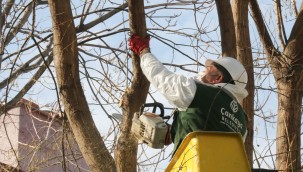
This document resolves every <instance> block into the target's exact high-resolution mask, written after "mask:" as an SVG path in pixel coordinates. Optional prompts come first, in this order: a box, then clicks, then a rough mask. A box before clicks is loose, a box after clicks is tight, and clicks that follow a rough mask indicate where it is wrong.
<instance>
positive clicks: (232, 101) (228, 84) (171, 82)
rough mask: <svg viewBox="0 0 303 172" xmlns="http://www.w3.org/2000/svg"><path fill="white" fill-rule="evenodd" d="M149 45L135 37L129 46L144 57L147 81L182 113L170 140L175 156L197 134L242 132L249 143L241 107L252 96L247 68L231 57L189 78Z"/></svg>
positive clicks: (208, 62)
mask: <svg viewBox="0 0 303 172" xmlns="http://www.w3.org/2000/svg"><path fill="white" fill-rule="evenodd" d="M149 41H150V37H149V36H147V37H146V38H140V37H139V36H137V35H132V36H131V37H130V39H129V46H130V49H131V50H132V51H133V52H134V53H135V54H137V55H138V57H140V60H141V62H140V65H141V69H142V71H143V73H144V75H145V76H146V78H147V79H148V80H149V81H150V83H151V84H152V85H153V86H154V87H155V88H156V89H157V90H158V91H159V92H160V93H161V94H163V95H164V97H165V98H166V99H167V100H168V102H169V103H170V104H172V105H174V106H175V107H176V108H177V109H178V111H177V113H175V115H174V117H173V119H174V120H173V122H172V125H171V127H169V128H170V134H168V135H167V138H166V145H168V144H169V143H171V141H172V142H173V143H174V150H173V154H174V152H175V151H176V150H177V148H178V147H179V145H180V144H181V142H182V140H183V139H184V138H185V136H186V135H187V134H189V133H190V132H193V131H221V132H238V133H240V134H241V135H242V138H243V141H245V137H246V134H247V116H246V114H245V112H244V110H243V109H242V107H241V105H240V103H241V102H242V100H243V99H244V98H245V97H246V96H247V95H248V93H247V90H246V89H245V87H246V83H247V73H246V70H245V68H244V67H243V65H242V64H241V63H240V62H239V61H238V60H236V59H234V58H231V57H221V58H219V59H217V60H210V59H208V60H206V63H205V71H204V72H201V73H200V75H198V77H185V76H183V75H178V74H175V73H173V72H171V71H169V70H168V69H167V68H165V67H164V66H163V64H162V63H161V62H160V61H159V60H158V59H157V58H156V57H155V56H154V55H153V54H152V53H151V52H150V49H149Z"/></svg>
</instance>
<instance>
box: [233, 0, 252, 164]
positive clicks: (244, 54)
mask: <svg viewBox="0 0 303 172" xmlns="http://www.w3.org/2000/svg"><path fill="white" fill-rule="evenodd" d="M233 16H234V22H235V30H236V31H235V34H236V49H237V59H238V60H239V61H240V62H241V63H242V64H243V65H244V67H245V69H246V71H247V74H248V82H247V85H246V89H247V91H248V93H249V95H248V97H247V98H246V99H244V101H243V102H242V106H243V108H244V110H245V112H246V114H247V117H248V123H247V124H248V125H247V136H246V140H245V150H246V154H247V157H248V161H249V163H250V166H251V167H252V166H253V136H254V94H255V91H254V90H255V89H254V70H253V59H252V51H251V44H250V36H249V22H248V0H234V1H233Z"/></svg>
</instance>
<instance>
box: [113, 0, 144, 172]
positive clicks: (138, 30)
mask: <svg viewBox="0 0 303 172" xmlns="http://www.w3.org/2000/svg"><path fill="white" fill-rule="evenodd" d="M128 7H129V20H130V32H131V34H133V33H135V34H137V35H138V36H140V37H146V23H145V12H144V1H143V0H129V1H128ZM132 64H133V74H134V77H133V81H132V85H131V86H130V87H129V88H127V89H126V91H125V93H124V95H123V97H122V100H121V107H122V113H123V119H122V124H121V135H120V137H119V139H118V143H117V147H116V152H115V160H116V165H117V171H119V172H125V171H127V172H135V171H136V164H137V150H138V143H137V140H136V138H135V137H134V136H133V135H132V134H131V132H130V130H131V125H132V119H133V116H134V113H135V112H138V111H139V110H140V107H141V106H142V105H143V104H144V103H145V100H146V97H147V93H148V89H149V85H150V83H149V81H148V80H147V79H146V77H145V76H144V75H143V73H142V70H141V68H140V58H139V57H138V56H137V55H135V54H134V53H133V54H132Z"/></svg>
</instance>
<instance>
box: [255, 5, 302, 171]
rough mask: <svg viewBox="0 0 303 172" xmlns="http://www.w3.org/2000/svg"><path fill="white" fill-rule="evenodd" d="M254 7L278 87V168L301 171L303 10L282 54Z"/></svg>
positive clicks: (260, 33) (257, 6)
mask: <svg viewBox="0 0 303 172" xmlns="http://www.w3.org/2000/svg"><path fill="white" fill-rule="evenodd" d="M250 7H251V14H252V16H253V18H254V20H255V22H256V27H257V29H258V32H259V35H260V39H261V41H262V43H263V47H264V48H265V52H266V55H267V59H268V62H269V63H270V67H271V69H272V71H273V75H274V77H275V81H276V85H277V88H278V103H279V104H278V124H277V144H276V150H277V151H276V154H277V158H276V164H277V169H278V170H281V171H289V172H290V171H300V169H301V156H300V146H301V135H300V131H301V113H302V96H303V90H302V85H303V69H302V66H303V58H302V57H303V49H302V45H303V37H302V35H303V11H302V10H301V11H300V13H299V15H298V17H297V20H296V22H295V24H294V26H293V29H292V31H291V34H290V37H289V39H288V42H287V44H286V47H285V50H284V52H283V53H279V52H278V51H277V49H275V47H274V46H273V43H272V41H271V38H270V36H269V32H268V31H267V28H266V27H265V24H264V21H263V18H262V14H261V11H260V8H259V5H258V3H257V1H256V0H250Z"/></svg>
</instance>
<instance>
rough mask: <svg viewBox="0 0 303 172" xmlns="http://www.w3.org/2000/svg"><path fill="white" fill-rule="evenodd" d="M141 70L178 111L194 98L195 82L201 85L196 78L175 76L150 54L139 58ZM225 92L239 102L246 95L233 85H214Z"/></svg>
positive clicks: (184, 108) (183, 108) (244, 91)
mask: <svg viewBox="0 0 303 172" xmlns="http://www.w3.org/2000/svg"><path fill="white" fill-rule="evenodd" d="M140 65H141V68H142V71H143V73H144V75H145V76H146V77H147V79H148V80H149V81H150V83H151V84H152V85H153V86H154V87H156V88H157V90H158V91H159V92H160V93H161V94H163V95H164V96H165V98H166V99H167V100H168V101H169V102H170V103H171V104H172V105H174V106H176V107H177V108H178V109H179V110H186V109H187V108H188V106H189V105H190V104H191V102H192V100H193V99H194V97H195V93H196V90H197V87H196V82H197V81H198V82H201V83H202V84H206V83H203V82H202V81H201V80H200V79H197V78H193V77H191V78H188V77H185V76H183V75H178V74H175V73H173V72H171V71H169V70H168V69H167V68H165V67H164V66H163V64H162V63H161V62H160V61H159V60H158V59H157V58H156V57H155V56H154V55H153V54H151V53H146V54H144V55H143V56H142V57H141V64H140ZM207 85H209V86H219V87H222V88H224V90H227V91H228V92H229V93H231V95H233V97H235V98H236V99H237V101H238V102H241V101H242V100H243V99H244V98H245V97H246V96H247V95H248V93H247V91H246V90H245V89H241V88H238V87H237V86H236V85H233V84H226V83H220V84H216V85H210V84H207Z"/></svg>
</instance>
